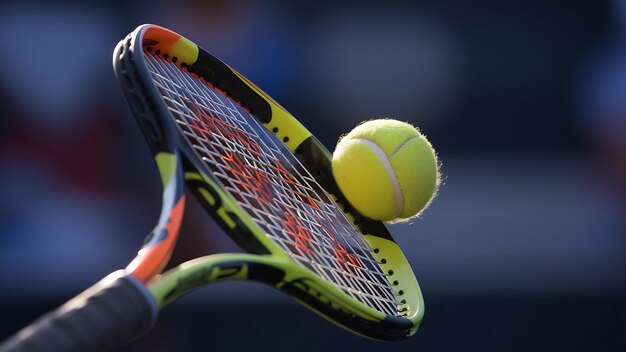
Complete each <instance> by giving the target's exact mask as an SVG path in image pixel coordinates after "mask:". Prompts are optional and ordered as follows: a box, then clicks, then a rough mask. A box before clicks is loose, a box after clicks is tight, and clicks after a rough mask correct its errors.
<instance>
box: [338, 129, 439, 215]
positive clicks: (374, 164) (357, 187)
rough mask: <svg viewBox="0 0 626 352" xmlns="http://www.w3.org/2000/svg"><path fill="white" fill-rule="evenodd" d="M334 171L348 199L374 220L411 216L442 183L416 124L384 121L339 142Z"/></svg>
mask: <svg viewBox="0 0 626 352" xmlns="http://www.w3.org/2000/svg"><path fill="white" fill-rule="evenodd" d="M332 170H333V175H334V177H335V180H336V182H337V184H338V185H339V188H341V191H342V192H343V194H344V195H345V196H346V198H347V199H348V201H349V202H350V203H351V204H352V206H353V207H354V208H356V210H358V211H359V212H360V213H361V214H363V215H365V216H366V217H369V218H371V219H376V220H380V221H391V220H397V219H408V218H411V217H413V216H416V215H417V214H419V213H420V212H421V211H422V210H423V209H425V208H426V206H427V205H428V204H429V202H430V200H431V199H432V198H433V196H434V195H435V193H436V192H437V189H438V187H439V165H438V162H437V156H436V154H435V151H434V150H433V148H432V146H431V145H430V142H428V140H427V139H426V137H424V135H422V134H421V133H420V132H419V131H418V130H417V129H416V128H415V127H413V126H412V125H410V124H408V123H405V122H401V121H397V120H392V119H379V120H371V121H367V122H364V123H362V124H361V125H359V126H357V127H356V128H355V129H353V130H352V131H351V132H350V133H348V134H347V135H346V136H344V137H343V138H341V139H340V140H339V143H338V144H337V148H336V149H335V152H334V153H333V159H332Z"/></svg>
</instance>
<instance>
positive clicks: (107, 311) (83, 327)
mask: <svg viewBox="0 0 626 352" xmlns="http://www.w3.org/2000/svg"><path fill="white" fill-rule="evenodd" d="M156 316H157V308H156V303H155V301H154V299H153V298H152V295H151V294H150V292H149V291H148V290H147V289H146V288H145V286H144V285H143V284H142V283H141V282H139V280H137V279H136V278H134V277H133V276H130V275H128V274H127V273H126V272H125V271H124V270H118V271H116V272H114V273H112V274H110V275H108V276H107V277H105V278H104V279H102V280H101V281H100V282H98V283H96V284H95V285H93V286H91V287H90V288H88V289H87V290H85V291H84V292H82V293H81V294H79V295H78V296H76V297H75V298H73V299H72V300H70V301H69V302H67V303H65V304H64V305H62V306H61V307H59V308H57V309H56V310H54V311H52V312H50V313H48V314H46V315H44V316H42V317H41V318H39V319H38V320H36V321H35V322H33V323H32V324H31V325H30V326H27V327H26V328H24V329H22V330H21V331H20V332H18V333H17V334H15V335H13V336H12V337H10V338H9V339H8V340H6V341H5V342H4V343H3V344H2V345H0V351H1V352H8V351H11V352H13V351H101V350H110V349H112V348H114V347H119V346H120V345H122V344H124V343H127V342H130V341H131V340H133V339H135V338H137V337H139V336H141V335H142V334H144V333H145V332H147V331H148V330H149V329H150V328H151V327H152V325H153V324H154V321H155V320H156Z"/></svg>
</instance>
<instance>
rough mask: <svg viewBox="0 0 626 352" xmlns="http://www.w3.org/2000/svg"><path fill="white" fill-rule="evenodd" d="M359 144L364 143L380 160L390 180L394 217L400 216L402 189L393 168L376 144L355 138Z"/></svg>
mask: <svg viewBox="0 0 626 352" xmlns="http://www.w3.org/2000/svg"><path fill="white" fill-rule="evenodd" d="M356 140H358V141H359V142H363V143H365V145H366V146H367V147H368V148H370V149H371V150H372V151H373V152H374V154H375V155H376V157H378V159H379V160H380V162H381V163H382V164H383V166H384V167H385V171H387V175H388V176H389V180H391V187H392V188H393V194H394V200H395V206H396V215H395V216H396V217H398V216H400V214H401V213H402V210H403V209H404V197H403V196H402V189H401V188H400V183H399V182H398V178H397V177H396V173H395V172H394V171H393V167H392V166H391V162H390V161H389V158H387V155H386V154H385V151H384V150H382V149H381V148H380V147H379V146H378V144H376V143H374V142H372V141H370V140H369V139H365V138H356Z"/></svg>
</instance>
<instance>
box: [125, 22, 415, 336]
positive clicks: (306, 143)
mask: <svg viewBox="0 0 626 352" xmlns="http://www.w3.org/2000/svg"><path fill="white" fill-rule="evenodd" d="M113 63H114V70H115V73H116V75H117V77H118V80H119V81H120V83H121V85H122V88H123V90H124V92H125V94H126V97H127V100H128V101H129V105H130V106H131V109H132V110H133V112H134V113H135V117H136V118H137V121H138V122H139V126H140V127H141V129H142V131H143V133H144V135H145V137H146V140H147V141H148V144H149V145H150V149H151V151H152V154H153V156H154V158H155V160H156V161H157V166H158V167H159V170H160V173H161V175H162V180H163V181H164V182H163V184H164V187H168V185H170V184H171V183H172V179H173V178H172V177H167V175H174V176H181V175H182V177H184V179H185V181H186V186H187V188H188V189H190V190H191V191H192V192H193V193H194V195H195V196H196V197H197V198H198V200H199V201H200V202H201V203H202V204H203V206H204V207H205V208H206V210H207V211H208V212H209V213H210V214H211V215H212V216H213V218H214V219H215V220H216V221H217V222H218V223H219V224H220V225H221V226H222V227H223V228H224V230H225V232H226V233H228V234H229V235H230V236H231V237H232V238H233V239H234V240H235V241H236V242H237V243H238V244H239V245H240V246H241V247H242V248H243V249H244V250H246V251H247V252H249V253H252V254H255V255H254V256H250V255H243V256H241V257H238V256H235V257H234V258H235V259H233V260H234V262H235V263H236V262H238V261H239V263H240V265H241V266H242V267H243V266H245V267H246V268H247V269H246V270H245V271H237V272H238V274H237V275H236V278H238V279H249V280H256V281H261V282H264V283H267V284H269V285H272V286H274V287H276V288H278V289H280V290H282V291H284V292H286V293H288V294H289V295H291V296H293V297H294V298H295V299H297V300H298V301H300V302H301V303H303V304H305V305H306V306H308V307H309V308H311V309H312V310H314V311H316V312H318V313H319V314H321V315H322V316H324V317H326V318H328V319H329V320H331V321H333V322H335V323H336V324H338V325H340V326H342V327H344V328H346V329H349V330H351V331H353V332H355V333H358V334H361V335H364V336H367V337H370V338H375V339H381V340H399V339H403V338H406V337H408V336H411V335H412V334H414V333H415V331H416V330H417V328H418V327H419V324H420V322H421V320H422V317H423V313H424V302H423V298H422V294H421V291H420V288H419V285H418V283H417V280H416V279H415V276H414V274H413V272H412V270H411V267H410V265H409V263H408V262H407V260H406V258H405V256H404V255H403V253H402V251H401V249H400V248H399V246H398V245H397V244H396V242H395V241H394V240H393V238H392V237H391V235H390V234H389V232H388V231H387V229H386V228H385V226H384V225H383V224H382V223H380V222H377V221H373V220H371V219H367V218H364V217H362V216H361V215H360V214H358V213H357V212H356V211H354V210H352V209H351V207H350V205H349V204H348V203H347V201H346V200H345V198H344V197H343V195H342V194H341V192H340V190H339V188H338V187H337V185H336V183H335V182H334V179H333V177H332V173H331V168H330V160H331V155H330V153H329V152H328V151H327V150H326V149H325V148H324V147H323V146H322V145H321V144H320V143H319V142H318V141H317V139H315V137H313V135H312V134H311V132H309V131H308V130H307V129H306V128H305V127H304V126H303V125H302V124H301V123H300V122H299V121H298V120H297V119H296V118H294V117H293V116H292V115H291V114H289V113H288V112H287V111H286V110H285V109H284V108H283V107H281V106H280V105H279V104H278V103H276V102H275V101H274V100H273V99H272V98H270V97H269V96H268V95H267V94H265V93H264V92H263V91H261V90H260V89H259V88H258V87H256V86H255V85H254V84H252V83H251V82H250V81H248V80H247V79H246V78H245V77H244V76H243V75H241V74H239V73H238V72H237V71H235V70H234V69H232V68H231V67H229V66H228V65H226V64H224V63H223V62H221V61H220V60H219V59H217V58H215V57H214V56H212V55H211V54H209V53H207V52H206V51H204V50H202V49H201V48H199V47H198V46H197V45H196V44H194V43H193V42H191V41H190V40H188V39H186V38H184V37H182V36H181V35H179V34H176V33H174V32H172V31H170V30H168V29H165V28H162V27H159V26H156V25H150V24H147V25H142V26H139V27H138V28H137V29H136V30H135V31H134V32H133V33H131V34H130V35H129V36H128V37H127V38H125V39H124V40H122V41H121V42H120V44H119V45H118V46H117V48H116V50H115V53H114V57H113ZM164 160H166V162H164ZM164 175H165V177H164ZM182 177H175V179H177V180H179V179H181V178H182ZM168 182H169V183H168ZM174 184H175V185H174V186H170V187H172V189H173V191H172V192H170V193H173V194H175V196H172V197H170V198H171V199H173V201H170V203H172V204H178V203H176V200H177V199H181V197H182V196H181V194H182V193H181V191H180V188H181V187H180V185H178V184H177V182H174ZM183 193H184V192H183ZM165 200H166V197H165V195H164V202H165ZM183 202H184V199H183ZM164 209H165V206H164ZM165 213H167V212H165ZM162 218H163V216H162ZM165 222H167V221H166V220H165ZM237 258H239V259H237ZM210 260H211V259H207V261H210ZM233 260H230V261H228V263H229V265H230V266H232V265H234V264H233ZM199 263H200V264H199V265H198V266H201V263H202V260H200V262H199ZM217 265H218V266H219V264H217ZM250 268H252V269H250ZM179 275H180V276H181V277H182V276H183V275H186V274H185V271H181V272H180V274H179ZM213 279H214V278H213ZM204 281H206V282H208V281H212V280H208V279H205V280H202V279H197V280H170V282H171V285H170V286H171V287H169V288H167V289H164V291H168V290H169V291H170V292H169V293H168V294H164V296H163V297H166V296H167V297H173V296H178V295H180V294H182V293H184V292H186V291H188V290H189V289H191V288H193V287H195V286H197V285H199V284H202V283H203V282H204ZM180 282H184V284H180ZM190 282H191V284H190ZM172 292H174V294H172ZM157 300H159V297H157ZM168 302H169V300H168V299H167V298H163V299H162V300H161V301H160V302H159V304H161V305H164V304H166V303H168Z"/></svg>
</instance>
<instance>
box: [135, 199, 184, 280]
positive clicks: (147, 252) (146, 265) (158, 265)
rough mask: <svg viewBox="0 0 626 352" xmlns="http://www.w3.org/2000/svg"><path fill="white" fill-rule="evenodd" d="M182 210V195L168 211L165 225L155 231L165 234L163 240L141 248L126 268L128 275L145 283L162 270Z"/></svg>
mask: <svg viewBox="0 0 626 352" xmlns="http://www.w3.org/2000/svg"><path fill="white" fill-rule="evenodd" d="M184 210H185V196H184V195H183V196H181V197H180V199H179V200H178V202H177V203H176V204H175V205H174V206H173V207H172V209H171V210H170V213H169V221H168V222H167V224H165V226H164V227H163V228H162V229H159V228H157V229H155V231H165V232H166V234H165V236H164V238H163V240H162V241H160V242H157V243H156V244H154V245H152V246H150V247H147V248H142V249H141V250H140V251H139V254H137V257H135V259H133V261H132V262H131V263H130V264H129V265H128V266H127V267H126V270H127V271H128V272H129V273H131V274H132V275H133V276H135V277H136V278H138V279H139V280H141V281H142V282H147V281H149V280H150V279H151V278H152V277H153V276H154V275H156V274H158V273H159V271H160V270H162V269H163V267H164V266H165V264H167V261H168V260H169V258H170V256H171V255H172V251H173V250H174V245H175V244H176V239H177V238H178V231H179V230H180V224H181V222H182V219H183V212H184ZM155 235H158V234H155Z"/></svg>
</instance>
